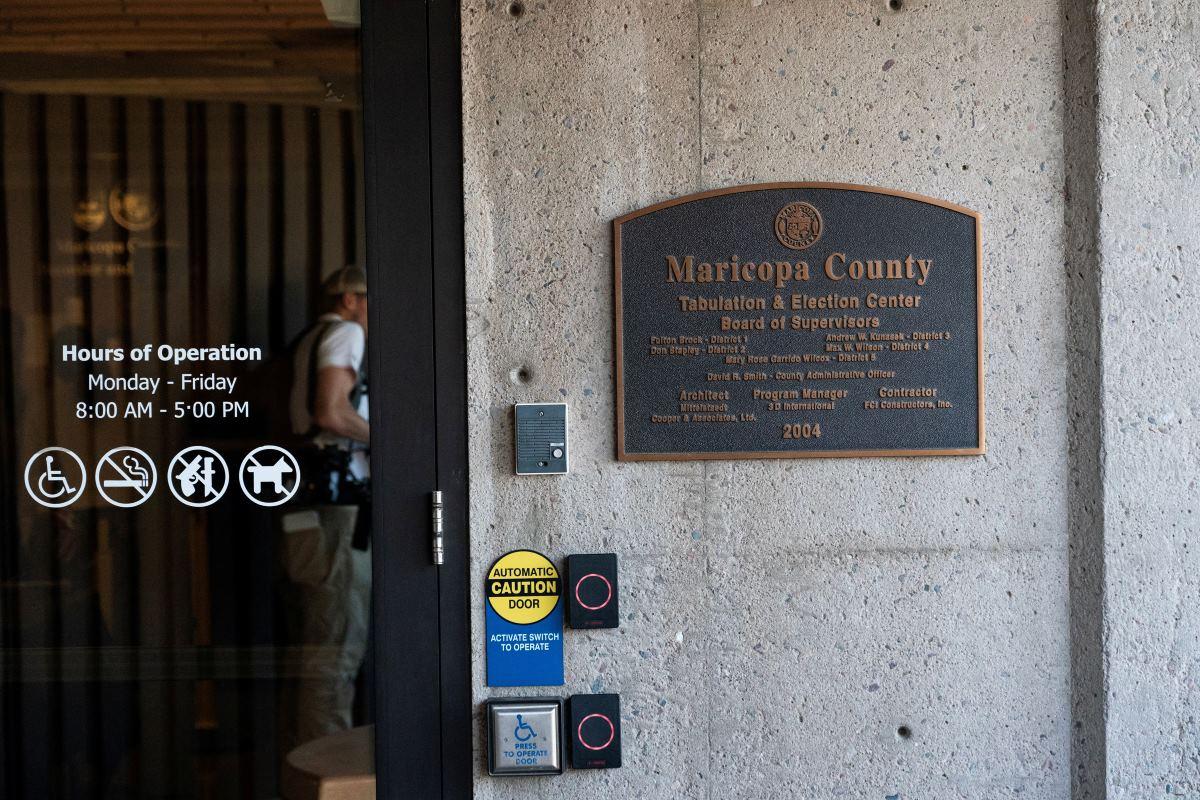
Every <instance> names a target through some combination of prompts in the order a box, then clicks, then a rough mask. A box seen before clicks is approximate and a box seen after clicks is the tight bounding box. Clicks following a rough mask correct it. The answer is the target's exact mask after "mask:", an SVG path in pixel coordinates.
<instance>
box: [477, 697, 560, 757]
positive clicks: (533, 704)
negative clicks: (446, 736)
mask: <svg viewBox="0 0 1200 800" xmlns="http://www.w3.org/2000/svg"><path fill="white" fill-rule="evenodd" d="M487 718H488V774H489V775H557V774H559V773H561V772H562V768H563V767H562V765H563V759H562V719H563V715H562V701H561V700H558V699H556V698H532V699H530V698H512V699H496V700H489V701H488V703H487Z"/></svg>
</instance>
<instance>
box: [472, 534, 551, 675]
mask: <svg viewBox="0 0 1200 800" xmlns="http://www.w3.org/2000/svg"><path fill="white" fill-rule="evenodd" d="M485 594H486V596H487V600H486V607H485V609H484V613H485V615H486V620H487V624H486V633H487V683H488V686H562V685H563V683H564V680H563V641H562V633H563V604H562V597H561V595H562V579H561V577H560V576H559V574H558V569H557V568H556V567H555V566H554V564H553V563H552V562H551V561H550V559H548V558H546V557H545V556H544V555H542V554H541V553H536V552H534V551H532V550H516V551H514V552H512V553H508V554H506V555H504V556H502V557H501V558H500V559H499V560H497V561H496V563H495V564H493V565H492V568H491V569H490V570H488V576H487V587H486V593H485Z"/></svg>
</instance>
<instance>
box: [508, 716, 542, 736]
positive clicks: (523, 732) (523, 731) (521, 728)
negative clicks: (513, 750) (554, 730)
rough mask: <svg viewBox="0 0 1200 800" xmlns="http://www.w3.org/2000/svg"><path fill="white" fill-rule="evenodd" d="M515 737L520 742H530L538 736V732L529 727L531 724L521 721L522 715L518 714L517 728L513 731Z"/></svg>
mask: <svg viewBox="0 0 1200 800" xmlns="http://www.w3.org/2000/svg"><path fill="white" fill-rule="evenodd" d="M513 736H514V737H515V738H516V740H517V741H518V742H528V741H529V740H530V739H532V738H534V737H535V736H537V732H535V731H534V730H533V728H531V727H529V723H528V722H526V721H525V720H523V719H521V715H520V714H517V727H516V728H514V729H513Z"/></svg>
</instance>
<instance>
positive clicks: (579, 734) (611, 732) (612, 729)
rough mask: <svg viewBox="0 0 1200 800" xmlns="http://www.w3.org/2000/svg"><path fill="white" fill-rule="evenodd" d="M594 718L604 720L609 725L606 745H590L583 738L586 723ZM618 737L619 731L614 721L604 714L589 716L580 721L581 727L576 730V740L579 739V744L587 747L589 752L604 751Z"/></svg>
mask: <svg viewBox="0 0 1200 800" xmlns="http://www.w3.org/2000/svg"><path fill="white" fill-rule="evenodd" d="M592 718H595V719H602V720H604V721H605V722H606V723H608V739H607V740H605V742H604V744H601V745H594V744H588V743H587V741H585V740H584V738H583V726H584V723H586V722H587V721H588V720H589V719H592ZM616 735H617V729H616V727H615V726H614V725H613V724H612V720H611V719H609V718H608V717H606V716H604V715H603V714H588V715H587V716H586V717H584V718H583V719H581V720H579V727H578V728H576V729H575V738H576V739H578V740H579V743H580V744H581V745H583V746H584V747H586V748H587V749H588V750H603V749H604V748H606V747H608V746H609V745H610V744H612V740H613V738H614V737H615V736H616Z"/></svg>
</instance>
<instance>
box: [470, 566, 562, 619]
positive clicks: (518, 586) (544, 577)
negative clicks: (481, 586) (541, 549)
mask: <svg viewBox="0 0 1200 800" xmlns="http://www.w3.org/2000/svg"><path fill="white" fill-rule="evenodd" d="M561 588H562V587H561V579H560V578H559V575H558V569H557V568H556V567H555V566H554V564H553V563H551V561H550V559H548V558H546V557H545V556H544V555H542V554H541V553H535V552H534V551H532V550H514V551H513V552H511V553H508V554H506V555H503V556H501V557H500V559H499V560H498V561H496V563H495V564H492V568H491V569H490V570H489V571H488V576H487V598H488V602H489V603H491V605H492V610H493V611H495V612H496V613H497V614H499V615H500V617H501V618H502V619H505V620H508V621H509V622H512V623H514V624H516V625H531V624H533V623H535V622H539V621H541V620H543V619H545V618H546V617H547V616H548V615H549V614H550V612H551V611H553V610H554V608H555V606H557V605H558V597H559V594H560V591H561Z"/></svg>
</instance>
